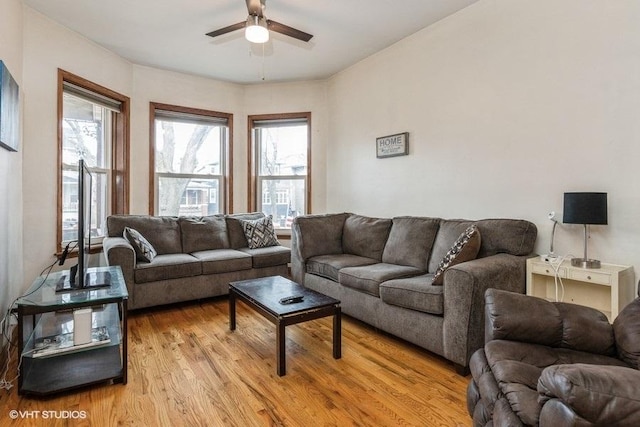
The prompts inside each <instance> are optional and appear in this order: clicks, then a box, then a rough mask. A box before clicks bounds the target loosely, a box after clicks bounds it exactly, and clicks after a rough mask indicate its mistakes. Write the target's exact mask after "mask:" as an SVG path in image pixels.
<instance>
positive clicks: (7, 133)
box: [0, 61, 20, 151]
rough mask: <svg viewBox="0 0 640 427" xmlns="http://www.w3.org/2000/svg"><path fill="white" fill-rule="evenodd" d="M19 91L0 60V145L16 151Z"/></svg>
mask: <svg viewBox="0 0 640 427" xmlns="http://www.w3.org/2000/svg"><path fill="white" fill-rule="evenodd" d="M19 141H20V92H19V89H18V84H17V83H16V81H15V80H14V79H13V77H12V76H11V74H10V73H9V70H8V69H7V67H6V65H5V63H4V62H3V61H0V146H2V147H4V148H6V149H7V150H10V151H18V143H19Z"/></svg>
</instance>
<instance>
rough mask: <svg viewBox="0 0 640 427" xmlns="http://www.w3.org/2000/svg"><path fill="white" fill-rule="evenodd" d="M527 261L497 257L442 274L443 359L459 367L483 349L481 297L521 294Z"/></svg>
mask: <svg viewBox="0 0 640 427" xmlns="http://www.w3.org/2000/svg"><path fill="white" fill-rule="evenodd" d="M526 259H527V257H523V256H515V255H509V254H496V255H492V256H488V257H485V258H478V259H475V260H473V261H468V262H463V263H460V264H457V265H455V266H453V267H451V268H448V269H447V270H446V271H445V273H444V282H443V286H444V289H443V291H444V326H443V329H444V353H445V354H444V355H445V357H446V358H447V359H449V360H451V361H453V362H455V363H457V364H459V365H460V366H461V367H466V366H468V365H469V358H470V357H471V355H472V354H473V352H474V351H476V350H477V349H479V348H480V347H482V346H483V345H484V293H485V291H486V290H487V289H488V288H498V289H506V290H509V291H513V292H520V293H524V291H525V281H526Z"/></svg>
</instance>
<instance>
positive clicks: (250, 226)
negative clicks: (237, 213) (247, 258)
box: [240, 215, 280, 249]
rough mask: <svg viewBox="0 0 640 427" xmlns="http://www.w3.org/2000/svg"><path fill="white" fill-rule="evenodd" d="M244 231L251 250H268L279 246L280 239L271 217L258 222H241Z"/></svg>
mask: <svg viewBox="0 0 640 427" xmlns="http://www.w3.org/2000/svg"><path fill="white" fill-rule="evenodd" d="M240 224H241V225H242V231H244V236H245V237H246V238H247V244H248V245H249V249H257V248H266V247H267V246H278V245H279V244H280V242H278V238H277V237H276V231H275V230H274V228H273V220H272V219H271V215H269V216H267V217H264V218H260V219H256V220H243V219H241V220H240Z"/></svg>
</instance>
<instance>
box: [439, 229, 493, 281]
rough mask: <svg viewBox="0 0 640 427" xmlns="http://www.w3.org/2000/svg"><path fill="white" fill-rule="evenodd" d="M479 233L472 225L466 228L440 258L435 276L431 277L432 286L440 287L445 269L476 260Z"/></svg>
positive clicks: (478, 249)
mask: <svg viewBox="0 0 640 427" xmlns="http://www.w3.org/2000/svg"><path fill="white" fill-rule="evenodd" d="M480 243H481V241H480V231H479V230H478V227H477V226H476V225H475V224H473V225H471V226H469V227H467V229H466V230H464V232H463V233H462V234H461V235H460V237H458V239H457V240H456V241H455V243H454V244H453V246H451V249H449V251H448V252H447V254H446V255H445V256H444V258H442V261H440V264H438V268H437V269H436V274H435V275H434V276H433V282H432V283H431V284H432V285H442V282H443V281H444V272H445V270H446V269H447V268H449V267H453V266H454V265H456V264H460V263H461V262H466V261H471V260H472V259H476V257H477V256H478V252H479V251H480Z"/></svg>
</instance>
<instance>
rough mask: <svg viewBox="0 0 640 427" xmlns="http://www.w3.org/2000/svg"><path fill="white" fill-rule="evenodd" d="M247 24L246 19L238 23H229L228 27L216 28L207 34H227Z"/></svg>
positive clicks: (210, 35)
mask: <svg viewBox="0 0 640 427" xmlns="http://www.w3.org/2000/svg"><path fill="white" fill-rule="evenodd" d="M246 24H247V23H246V21H242V22H238V23H237V24H233V25H229V26H228V27H224V28H220V29H218V30H215V31H211V32H210V33H207V35H208V36H209V37H218V36H221V35H223V34H227V33H230V32H232V31H235V30H239V29H241V28H244V27H245V25H246Z"/></svg>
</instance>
